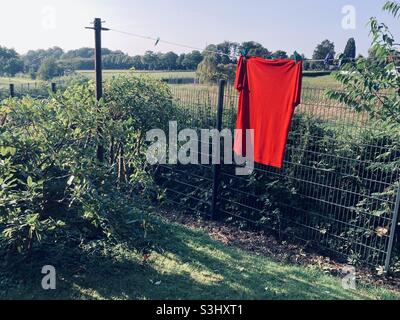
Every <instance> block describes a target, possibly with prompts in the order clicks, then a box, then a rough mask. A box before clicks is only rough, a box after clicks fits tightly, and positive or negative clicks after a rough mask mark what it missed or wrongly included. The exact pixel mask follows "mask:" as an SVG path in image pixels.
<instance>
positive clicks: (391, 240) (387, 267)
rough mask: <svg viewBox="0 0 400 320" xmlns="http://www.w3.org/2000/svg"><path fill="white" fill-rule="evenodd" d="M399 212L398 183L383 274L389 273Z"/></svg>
mask: <svg viewBox="0 0 400 320" xmlns="http://www.w3.org/2000/svg"><path fill="white" fill-rule="evenodd" d="M399 211H400V183H399V187H398V190H397V197H396V205H395V207H394V213H393V219H392V226H391V227H390V238H389V244H388V250H387V254H386V263H385V272H386V273H388V272H389V271H390V263H391V261H392V253H393V246H394V238H395V236H396V229H397V223H398V222H399Z"/></svg>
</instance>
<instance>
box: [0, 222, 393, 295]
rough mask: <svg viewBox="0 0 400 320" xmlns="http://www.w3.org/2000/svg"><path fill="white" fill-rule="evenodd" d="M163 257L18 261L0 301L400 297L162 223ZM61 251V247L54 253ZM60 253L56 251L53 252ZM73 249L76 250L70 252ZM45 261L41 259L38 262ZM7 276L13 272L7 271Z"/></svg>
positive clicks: (131, 254)
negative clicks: (349, 286) (52, 280)
mask: <svg viewBox="0 0 400 320" xmlns="http://www.w3.org/2000/svg"><path fill="white" fill-rule="evenodd" d="M157 221H158V222H157V223H156V229H158V231H157V232H152V234H153V235H154V236H157V237H158V239H157V240H158V241H159V242H160V245H161V247H162V248H163V250H164V251H163V253H157V254H153V255H152V256H151V257H150V258H149V260H148V261H147V263H143V261H142V260H143V258H142V257H141V256H140V255H138V254H137V253H136V252H135V251H133V250H130V249H127V248H126V247H124V246H115V247H109V246H104V247H101V248H102V249H100V246H97V247H96V249H86V250H85V251H84V252H82V251H80V253H79V254H78V253H76V254H75V255H74V254H70V251H69V250H67V249H65V250H64V251H63V252H61V253H57V256H56V255H52V254H48V253H46V254H43V257H44V258H43V259H39V260H37V261H36V262H32V263H23V264H18V265H17V266H16V267H15V269H12V270H13V272H14V273H13V276H12V277H11V276H10V275H9V274H7V273H5V272H0V298H1V299H168V300H170V299H179V300H180V299H182V300H185V299H211V300H214V299H222V300H225V299H233V300H240V299H254V300H277V299H400V293H394V292H391V291H388V290H385V289H383V288H374V287H368V286H363V285H360V284H359V285H358V288H357V290H356V291H348V290H345V289H343V288H342V286H341V282H340V279H338V278H334V277H331V276H328V275H326V274H324V273H323V272H322V271H320V270H318V269H311V268H304V267H300V266H292V265H283V264H279V263H276V262H273V261H271V260H268V259H266V258H264V257H261V256H255V255H252V254H250V253H248V252H245V251H243V250H240V249H238V248H235V247H227V246H225V245H223V244H222V243H220V242H216V241H214V240H212V239H211V238H210V237H209V236H208V235H206V234H205V233H203V232H201V231H196V230H191V229H188V228H186V227H183V226H181V225H177V224H171V223H168V222H166V221H160V220H158V219H157ZM54 250H55V249H54ZM54 252H55V254H56V252H57V250H55V251H54ZM71 252H72V249H71ZM40 260H41V261H40ZM46 264H50V265H54V266H55V267H56V269H57V279H58V282H57V290H55V291H51V292H49V291H43V290H41V287H40V286H41V274H40V271H41V268H42V266H43V265H46ZM8 272H9V271H8Z"/></svg>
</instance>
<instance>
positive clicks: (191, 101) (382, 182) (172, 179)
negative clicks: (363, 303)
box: [158, 85, 400, 267]
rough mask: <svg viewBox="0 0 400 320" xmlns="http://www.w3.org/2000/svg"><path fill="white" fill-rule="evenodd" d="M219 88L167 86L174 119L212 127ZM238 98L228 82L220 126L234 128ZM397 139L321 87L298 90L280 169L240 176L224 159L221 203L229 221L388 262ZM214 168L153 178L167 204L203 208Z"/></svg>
mask: <svg viewBox="0 0 400 320" xmlns="http://www.w3.org/2000/svg"><path fill="white" fill-rule="evenodd" d="M217 91H218V90H217V88H216V87H215V86H201V85H196V86H173V87H172V92H173V96H174V100H175V103H176V104H178V105H179V106H180V107H181V108H182V110H184V111H185V114H186V121H185V123H183V124H180V125H181V126H182V127H183V128H198V129H201V128H203V129H204V128H214V127H215V121H216V120H215V119H216V110H217V109H216V105H217V99H218V92H217ZM237 101H238V95H237V93H236V91H235V90H233V88H232V87H228V88H227V90H226V93H225V96H224V114H223V127H224V128H229V129H234V127H235V121H236V113H237ZM398 139H399V137H398V134H396V133H394V132H393V128H391V127H387V126H386V125H385V124H384V123H382V122H379V121H377V120H373V119H370V118H369V116H368V115H367V114H366V113H362V112H356V111H354V110H352V109H349V108H348V107H346V106H344V105H342V104H340V103H337V102H334V101H332V100H329V99H327V98H326V96H325V90H323V89H314V88H304V89H303V97H302V104H301V105H300V106H299V107H298V108H297V110H296V113H295V116H294V118H293V123H292V126H291V131H290V134H289V138H288V144H287V152H286V158H285V165H284V168H283V169H282V170H278V169H275V168H272V167H267V166H263V165H258V164H256V167H255V170H254V172H253V174H252V175H250V176H246V177H243V176H237V175H236V174H235V166H233V165H223V166H222V169H221V170H222V172H221V176H220V181H219V183H218V184H219V188H218V193H217V194H218V199H217V207H218V210H219V212H220V213H221V214H222V216H223V217H224V218H225V219H227V220H230V221H234V222H235V223H243V224H246V225H248V224H250V225H251V226H252V227H255V228H258V229H263V230H269V231H271V232H273V233H274V234H276V235H277V236H279V237H282V238H286V239H290V240H295V241H301V242H302V243H304V244H305V245H307V246H310V247H312V248H314V249H316V250H321V251H323V253H326V254H330V255H332V256H335V257H336V258H340V259H343V260H346V261H348V262H350V263H363V264H367V265H370V266H373V267H387V266H388V263H389V257H390V254H391V251H392V247H391V242H392V241H393V240H395V238H396V234H395V225H396V224H397V220H396V215H395V210H396V203H398V201H399V200H400V199H399V196H398V190H399V180H400V179H399V178H400V168H399V166H398V164H399V159H400V144H399V142H398V141H399V140H398ZM212 173H213V167H212V166H211V165H210V166H207V165H191V166H163V167H162V168H161V169H160V174H159V176H158V179H159V182H160V183H161V184H162V185H164V186H165V188H166V190H167V198H168V200H169V201H171V202H173V203H174V205H179V206H180V207H182V208H183V209H184V210H185V211H188V212H195V213H198V214H202V215H210V214H211V213H212V212H211V211H210V210H211V201H212V189H213V174H212ZM397 210H398V207H397Z"/></svg>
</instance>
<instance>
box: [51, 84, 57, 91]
mask: <svg viewBox="0 0 400 320" xmlns="http://www.w3.org/2000/svg"><path fill="white" fill-rule="evenodd" d="M51 92H53V93H56V92H57V85H56V83H55V82H52V83H51Z"/></svg>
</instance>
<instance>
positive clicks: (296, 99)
mask: <svg viewBox="0 0 400 320" xmlns="http://www.w3.org/2000/svg"><path fill="white" fill-rule="evenodd" d="M302 87H303V63H302V62H299V63H298V65H297V72H296V88H295V96H294V107H297V106H298V105H299V104H300V103H301V89H302Z"/></svg>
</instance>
